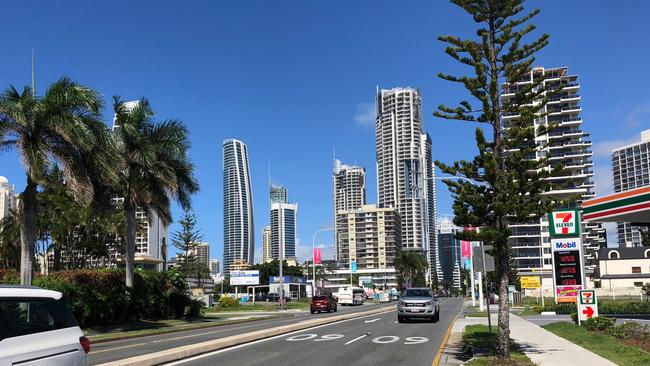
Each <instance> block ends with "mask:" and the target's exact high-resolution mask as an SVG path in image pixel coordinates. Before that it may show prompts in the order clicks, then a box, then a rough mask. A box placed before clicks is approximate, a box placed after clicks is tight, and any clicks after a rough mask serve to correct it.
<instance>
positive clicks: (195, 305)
mask: <svg viewBox="0 0 650 366" xmlns="http://www.w3.org/2000/svg"><path fill="white" fill-rule="evenodd" d="M204 307H205V302H203V300H201V299H191V300H190V304H189V306H188V307H187V314H186V315H187V316H188V317H189V318H198V317H199V316H201V315H202V313H203V308H204Z"/></svg>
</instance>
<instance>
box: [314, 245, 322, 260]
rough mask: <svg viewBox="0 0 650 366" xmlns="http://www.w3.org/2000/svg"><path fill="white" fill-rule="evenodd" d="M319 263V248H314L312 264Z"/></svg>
mask: <svg viewBox="0 0 650 366" xmlns="http://www.w3.org/2000/svg"><path fill="white" fill-rule="evenodd" d="M320 263H321V249H320V248H316V249H314V264H320Z"/></svg>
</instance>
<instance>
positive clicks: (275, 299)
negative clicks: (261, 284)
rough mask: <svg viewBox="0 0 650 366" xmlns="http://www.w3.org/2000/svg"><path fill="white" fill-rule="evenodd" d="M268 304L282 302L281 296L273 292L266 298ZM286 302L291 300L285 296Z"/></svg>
mask: <svg viewBox="0 0 650 366" xmlns="http://www.w3.org/2000/svg"><path fill="white" fill-rule="evenodd" d="M266 301H267V302H269V301H270V302H278V301H280V294H278V293H277V292H271V293H270V294H269V295H268V296H267V297H266ZM284 301H291V298H290V297H289V296H287V295H284Z"/></svg>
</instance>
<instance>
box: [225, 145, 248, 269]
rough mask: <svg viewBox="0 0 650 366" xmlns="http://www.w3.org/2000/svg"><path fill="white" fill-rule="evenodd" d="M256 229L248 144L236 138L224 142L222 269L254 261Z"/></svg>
mask: <svg viewBox="0 0 650 366" xmlns="http://www.w3.org/2000/svg"><path fill="white" fill-rule="evenodd" d="M254 251H255V233H254V225H253V196H252V189H251V177H250V169H249V166H248V147H247V146H246V144H244V143H243V142H241V141H239V140H235V139H228V140H225V141H224V142H223V272H224V274H225V275H229V274H230V269H231V267H232V266H233V265H235V264H236V265H237V266H241V265H245V264H248V265H250V264H253V257H254Z"/></svg>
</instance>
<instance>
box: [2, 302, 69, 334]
mask: <svg viewBox="0 0 650 366" xmlns="http://www.w3.org/2000/svg"><path fill="white" fill-rule="evenodd" d="M75 326H77V322H76V321H75V319H74V316H73V315H72V314H71V313H70V311H69V310H68V309H67V308H66V307H65V305H64V304H63V303H62V302H61V301H59V300H55V299H51V298H0V339H4V338H10V337H18V336H23V335H27V334H34V333H40V332H47V331H51V330H57V329H63V328H69V327H75Z"/></svg>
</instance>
